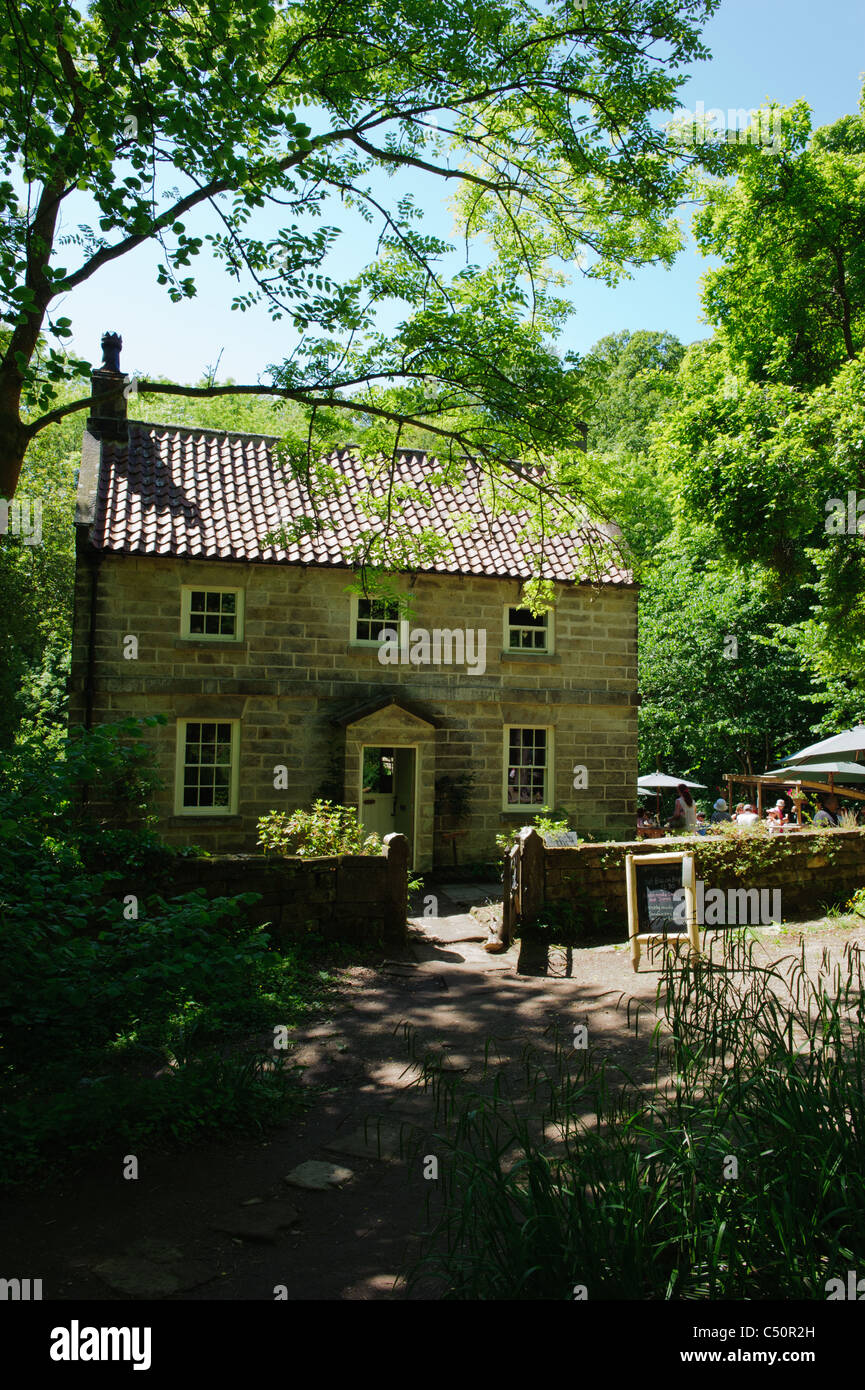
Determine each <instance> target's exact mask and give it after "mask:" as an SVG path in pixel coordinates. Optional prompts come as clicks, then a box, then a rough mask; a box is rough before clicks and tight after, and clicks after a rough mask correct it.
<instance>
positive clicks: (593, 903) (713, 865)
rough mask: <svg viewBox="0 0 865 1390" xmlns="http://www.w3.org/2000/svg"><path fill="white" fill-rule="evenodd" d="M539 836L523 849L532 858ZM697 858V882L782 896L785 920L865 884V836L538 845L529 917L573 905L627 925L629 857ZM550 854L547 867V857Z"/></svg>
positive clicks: (828, 833) (527, 895)
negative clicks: (682, 853)
mask: <svg viewBox="0 0 865 1390" xmlns="http://www.w3.org/2000/svg"><path fill="white" fill-rule="evenodd" d="M534 840H538V841H539V840H540V837H539V836H534V837H532V838H531V840H529V842H528V844H526V842H524V849H527V850H528V851H529V859H531V857H532V850H531V845H532V843H533V841H534ZM680 850H682V851H687V852H691V853H693V854H694V859H695V871H696V877H697V879H700V880H702V881H703V882H704V883H705V885H706V887H707V888H709V887H713V888H722V889H727V888H757V889H763V888H766V889H769V890H772V889H775V888H778V889H780V890H781V907H782V914H783V917H784V918H785V919H790V920H793V921H795V920H796V919H801V918H806V917H811V916H818V915H820V914H821V913H822V912H823V910H824V909H825V907H826V905H827V904H833V903H842V904H843V903H845V902H846V901H847V900H848V899H849V897H850V896H851V894H852V893H853V892H854V891H855V890H856V889H857V888H860V887H862V886H863V885H865V831H863V830H824V831H819V830H817V831H801V832H796V833H794V834H788V835H781V836H772V837H765V836H756V835H747V834H746V835H742V836H730V837H727V836H723V837H720V836H719V837H715V836H706V837H700V838H699V839H694V838H693V837H692V838H679V839H673V838H666V839H663V840H633V841H626V842H621V843H616V844H585V845H578V846H576V847H574V848H566V849H553V848H546V847H544V846H543V845H542V844H541V845H540V847H538V846H535V849H534V854H535V856H536V858H537V861H538V869H537V872H536V873H535V874H534V875H532V873H531V871H529V873H528V874H527V875H526V889H528V892H526V891H524V894H523V904H522V914H521V915H522V919H523V921H526V920H531V919H532V918H533V917H536V916H537V915H538V914H539V912H540V910H541V907H542V905H543V904H561V905H565V904H569V905H571V904H572V905H573V906H574V907H576V908H578V909H580V910H582V911H584V912H585V913H586V915H587V917H588V918H589V919H591V918H593V917H596V918H598V919H603V920H605V921H607V922H609V923H610V924H612V923H613V922H614V921H616V920H617V919H618V920H620V921H621V923H622V925H623V927H624V926H625V924H626V923H627V916H628V909H627V900H626V894H625V868H624V865H625V856H626V855H627V854H633V855H651V854H670V853H673V852H678V851H680ZM541 854H542V856H543V863H542V865H541V862H540V856H541Z"/></svg>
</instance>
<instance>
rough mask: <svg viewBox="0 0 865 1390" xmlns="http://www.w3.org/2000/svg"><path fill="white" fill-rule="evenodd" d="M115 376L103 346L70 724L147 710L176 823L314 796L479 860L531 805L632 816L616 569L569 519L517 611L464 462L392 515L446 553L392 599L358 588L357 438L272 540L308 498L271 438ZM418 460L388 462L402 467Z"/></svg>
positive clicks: (88, 440)
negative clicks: (590, 568) (444, 545)
mask: <svg viewBox="0 0 865 1390" xmlns="http://www.w3.org/2000/svg"><path fill="white" fill-rule="evenodd" d="M125 381H126V379H125V378H124V377H123V375H122V373H121V372H120V369H119V361H118V360H117V357H116V353H115V355H114V356H113V358H112V356H111V355H109V354H106V363H105V364H104V365H103V368H102V369H101V370H100V371H98V372H96V373H95V374H94V394H96V393H97V392H99V393H100V394H101V396H102V400H101V402H100V404H99V407H98V410H97V411H95V412H94V414H93V415H92V416H91V418H90V419H89V420H88V422H87V430H86V432H85V435H84V444H83V453H82V460H81V468H80V473H79V484H78V502H77V510H76V532H77V575H76V588H75V621H74V636H73V667H72V682H71V722H72V723H73V724H84V725H87V726H90V725H93V724H99V723H114V722H118V721H120V720H122V719H125V718H128V717H129V716H144V715H152V714H157V713H159V714H162V715H163V716H164V717H165V720H166V722H165V723H164V724H161V725H156V726H154V727H153V729H152V730H151V731H149V736H151V737H152V738H153V739H154V742H155V747H156V752H157V755H158V759H159V764H160V769H161V776H162V781H163V789H162V792H161V794H160V795H159V797H158V800H157V808H156V809H157V811H158V813H159V817H160V822H161V829H162V832H163V833H164V835H165V838H166V839H167V840H168V841H169V842H171V843H174V844H176V845H186V844H199V845H201V846H203V847H204V848H205V849H208V850H210V851H221V852H233V851H251V850H254V849H255V848H256V838H257V831H256V823H257V821H258V818H259V816H261V815H262V814H263V813H265V812H267V811H271V810H274V809H285V810H292V809H295V808H297V807H302V806H308V805H309V804H310V803H311V802H312V800H313V799H314V798H315V797H317V796H328V797H330V798H331V799H333V800H337V801H340V802H343V803H344V804H347V805H350V806H355V807H357V809H358V813H359V816H360V818H361V820H362V822H363V824H364V825H365V826H367V827H368V828H369V829H371V830H376V831H378V832H379V833H381V834H387V833H388V832H389V831H391V830H398V831H402V832H403V833H405V835H406V836H407V837H408V840H409V842H410V845H411V854H412V861H413V864H414V866H415V867H416V868H418V869H421V870H425V869H429V868H431V867H432V866H433V865H434V864H435V865H441V866H450V865H453V864H455V863H468V862H477V861H480V860H487V859H489V858H490V857H491V855H492V854H493V852H494V848H495V837H496V834H497V833H499V832H501V831H503V830H507V829H509V828H513V827H515V826H519V825H520V824H523V823H525V821H526V820H527V818H528V816H529V815H530V814H531V813H532V812H534V811H537V810H538V809H539V808H540V807H542V806H548V807H551V808H556V809H558V810H562V811H565V812H567V814H568V816H569V817H570V820H571V824H572V825H574V826H575V827H576V828H577V829H579V830H580V831H583V832H589V833H591V834H593V835H594V836H595V837H602V838H622V837H626V836H627V837H630V836H631V834H632V833H633V824H634V815H635V788H636V777H637V693H636V675H637V671H636V661H637V656H636V636H637V634H636V626H637V617H636V590H635V587H634V584H633V582H632V578H631V575H630V574H629V573H628V571H626V570H624V569H621V568H617V567H615V566H610V567H608V568H607V570H606V571H605V572H604V574H603V578H602V580H601V582H593V583H590V582H587V581H586V579H585V577H584V576H583V575H582V574H581V573H580V565H581V564H582V561H581V560H580V555H581V554H584V551H583V549H582V545H581V542H580V537H579V536H577V535H574V536H572V537H558V538H555V539H554V541H553V543H552V544H551V546H550V549H549V553H548V559H547V569H546V574H547V576H548V577H549V578H551V579H552V580H553V581H554V582H555V594H556V601H555V606H554V609H553V610H552V611H551V612H550V613H548V614H547V615H545V616H543V617H540V618H537V617H533V616H532V614H531V612H529V611H528V609H526V608H525V607H524V606H523V603H522V602H521V594H522V585H523V583H524V582H525V580H526V579H528V578H530V577H531V575H532V573H533V566H532V562H531V558H530V556H529V554H528V553H527V548H526V544H525V542H524V541H521V538H520V532H521V528H522V522H523V519H521V518H520V517H519V516H514V515H502V514H500V513H499V514H498V515H497V516H496V517H495V518H490V516H489V515H488V514H487V511H486V509H485V507H484V503H483V499H482V497H481V494H480V490H479V481H478V476H477V473H476V470H475V469H474V468H473V466H472V465H471V464H470V463H467V464H466V469H465V480H464V486H463V489H462V491H461V492H460V491H457V490H454V489H444V488H442V489H438V490H437V491H436V492H435V493H434V496H433V501H432V505H431V506H430V507H429V508H428V509H427V510H426V514H425V515H422V514H421V512H422V509H420V508H418V507H415V506H412V507H409V508H407V509H406V510H405V513H404V516H403V520H404V521H407V522H408V524H409V525H413V524H417V525H418V526H420V525H421V524H427V525H429V524H432V525H434V526H435V527H436V529H437V530H438V531H439V532H440V533H441V534H443V535H445V536H447V537H448V539H449V540H450V541H451V542H452V552H451V553H450V554H448V555H446V556H445V557H443V558H441V559H440V560H438V561H436V562H435V563H431V564H430V565H429V567H428V568H425V569H420V570H417V571H412V572H410V573H409V572H406V573H404V574H401V575H399V576H397V585H398V589H399V593H398V595H397V597H396V598H394V599H389V600H387V601H385V600H382V599H376V598H371V597H364V595H363V593H357V592H350V586H351V585H352V583H353V581H354V580H355V579H356V574H355V570H354V568H353V563H356V557H355V555H354V551H353V543H354V542H355V541H356V537H357V532H358V529H359V527H360V526H361V525H362V524H363V520H364V513H363V503H364V497H365V496H367V495H368V490H369V480H368V478H367V476H366V474H365V472H364V470H363V467H362V465H361V463H360V461H359V458H358V454H357V451H356V450H354V449H351V448H346V449H343V450H340V451H338V452H337V453H336V454H335V455H334V456H333V459H332V460H331V462H332V465H333V468H334V469H335V470H336V471H337V474H338V476H339V477H340V478H341V479H342V480H343V484H344V485H343V486H342V488H341V489H340V490H339V491H338V492H337V494H336V496H335V498H334V501H333V504H332V506H333V508H335V509H337V513H338V514H336V516H335V519H336V523H337V524H336V526H335V527H334V528H332V529H328V530H324V531H322V532H320V533H318V534H316V533H313V534H310V535H305V536H302V537H301V538H300V539H299V540H297V541H296V542H295V541H291V542H290V543H289V544H288V545H287V548H278V547H277V548H274V547H273V546H268V545H267V544H265V539H264V538H265V537H267V536H268V534H270V533H272V532H273V531H275V530H277V529H278V528H279V527H280V526H282V525H284V524H285V521H286V518H288V517H293V518H297V517H299V516H302V515H308V514H309V511H310V507H309V498H308V497H307V496H305V495H304V490H303V487H302V486H301V484H300V483H299V482H298V481H297V480H295V479H294V477H293V476H292V475H291V473H290V472H288V471H287V470H285V468H284V467H283V466H282V465H281V464H280V463H279V461H278V460H277V459H276V457H275V455H274V446H275V444H276V442H277V441H276V440H275V439H273V438H268V437H264V436H260V435H243V434H231V433H222V432H218V431H213V430H206V429H193V428H189V427H182V428H181V427H172V426H165V425H149V424H144V423H141V422H139V421H133V420H128V419H127V412H126V405H127V402H126V395H127V394H128V392H126V393H125V392H124V389H123V388H124V384H125ZM430 467H431V464H430V461H429V460H428V459H427V458H426V456H425V455H424V454H422V453H418V452H411V451H408V452H405V453H402V454H400V455H399V457H398V460H397V471H398V475H399V477H401V478H403V479H408V480H415V481H418V480H420V479H422V477H423V475H424V474H425V473H426V472H428V470H429V468H430ZM466 514H468V515H469V516H470V517H471V518H472V519H473V524H472V528H471V529H470V530H468V531H466V530H465V527H464V526H462V527H461V526H460V525H459V519H460V518H461V517H465V516H466ZM584 538H585V537H583V539H584ZM403 595H404V596H405V600H406V601H408V600H410V610H409V613H410V616H409V617H406V616H405V613H406V610H405V609H404V607H403Z"/></svg>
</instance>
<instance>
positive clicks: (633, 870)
mask: <svg viewBox="0 0 865 1390" xmlns="http://www.w3.org/2000/svg"><path fill="white" fill-rule="evenodd" d="M625 883H626V885H627V891H628V939H629V941H630V946H631V964H632V965H633V967H634V969H635V970H639V968H640V947H641V943H642V942H644V941H645V942H651V941H690V943H691V949H692V950H693V951H694V952H696V954H697V955H699V953H700V927H699V923H698V922H697V902H696V897H695V894H694V856H693V854H643V855H634V854H628V855H626V857H625ZM682 889H684V894H683V893H682V891H681V890H682ZM683 926H684V928H685V930H684V931H683V930H682V927H683Z"/></svg>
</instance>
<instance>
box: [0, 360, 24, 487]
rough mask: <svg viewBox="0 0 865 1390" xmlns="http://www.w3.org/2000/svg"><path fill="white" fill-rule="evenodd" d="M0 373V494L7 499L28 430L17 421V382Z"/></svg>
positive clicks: (17, 469)
mask: <svg viewBox="0 0 865 1390" xmlns="http://www.w3.org/2000/svg"><path fill="white" fill-rule="evenodd" d="M3 375H4V374H3V373H0V497H5V498H6V500H7V501H11V499H12V498H13V497H14V496H15V489H16V488H17V486H18V479H19V477H20V476H21V467H22V464H23V463H24V451H25V449H26V448H27V444H28V441H29V437H30V436H29V431H28V430H27V429H26V427H25V426H24V425H22V423H21V416H20V414H19V412H18V406H19V402H20V399H21V385H20V381H18V382H13V381H9V379H8V377H7V379H6V380H5V381H4V380H3Z"/></svg>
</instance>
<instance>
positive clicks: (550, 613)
mask: <svg viewBox="0 0 865 1390" xmlns="http://www.w3.org/2000/svg"><path fill="white" fill-rule="evenodd" d="M525 607H526V605H525V604H524V603H506V604H505V606H504V637H503V639H502V652H503V654H504V655H505V656H553V655H554V652H555V613H554V610H553V609H552V608H548V609H547V611H546V613H544V614H542V615H541V616H542V617H544V618H545V619H546V629H545V630H546V635H547V640H546V644H545V645H544V646H543V647H512V646H511V627H512V626H519V624H511V620H510V613H511V609H512V608H517V609H519V608H525ZM535 630H536V631H537V630H538V629H535ZM526 728H528V725H526Z"/></svg>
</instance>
